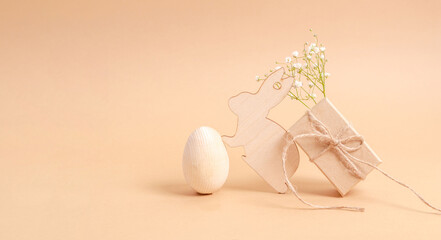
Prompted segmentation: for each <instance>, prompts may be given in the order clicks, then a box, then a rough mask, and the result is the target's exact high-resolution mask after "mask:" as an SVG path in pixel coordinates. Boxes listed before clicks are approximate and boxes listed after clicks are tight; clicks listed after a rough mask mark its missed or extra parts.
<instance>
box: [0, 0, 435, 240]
mask: <svg viewBox="0 0 441 240" xmlns="http://www.w3.org/2000/svg"><path fill="white" fill-rule="evenodd" d="M12 2H13V3H12ZM440 8H441V4H440V3H439V1H435V0H434V1H363V2H358V3H355V2H353V1H329V2H326V3H325V2H318V1H283V2H271V3H270V1H249V2H248V1H247V2H245V1H241V2H237V1H228V2H227V1H223V2H216V3H214V1H213V3H208V2H206V1H200V2H193V1H191V2H190V1H176V2H169V1H155V2H153V1H152V2H144V3H139V2H127V1H124V2H123V1H121V2H108V1H105V2H104V1H103V2H93V3H86V1H84V2H83V3H79V2H77V1H69V2H67V1H66V2H61V1H51V2H43V3H29V2H21V1H8V3H7V2H6V1H2V2H1V3H0V111H1V115H0V163H1V167H0V192H1V195H0V239H2V240H9V239H33V240H35V239H45V240H47V239H183V238H186V239H325V238H326V239H336V238H337V237H339V236H345V237H347V238H348V237H352V238H353V239H373V238H376V237H378V236H381V238H385V239H386V238H387V239H392V238H397V239H415V238H420V239H429V238H432V239H435V238H436V237H438V238H439V237H440V235H441V228H440V226H441V217H440V216H436V215H433V214H428V213H427V212H428V211H429V210H428V208H427V207H426V206H424V205H423V204H421V203H420V202H419V201H418V200H417V199H416V198H415V197H414V196H413V195H411V193H409V192H408V191H406V190H405V189H402V188H400V187H399V186H397V185H396V184H395V183H393V182H391V181H389V180H387V179H386V178H384V177H383V176H382V175H381V174H379V173H375V172H373V173H371V174H370V175H369V176H368V178H367V180H366V181H364V182H362V183H360V184H358V185H357V186H356V188H355V189H354V190H353V191H351V192H350V193H349V194H348V195H347V197H345V198H343V199H342V198H339V197H338V195H339V194H338V193H337V192H336V191H335V190H334V189H333V188H332V185H331V184H330V183H329V182H327V180H326V178H325V177H324V176H323V175H322V174H321V173H320V171H319V170H318V169H317V168H316V167H315V166H314V164H311V163H309V162H308V161H306V156H305V155H304V154H303V153H302V154H301V162H300V166H299V169H298V171H297V173H296V174H295V176H294V177H293V179H292V180H293V182H294V183H295V184H296V185H297V187H298V190H299V192H300V194H302V196H303V197H304V198H305V199H307V200H309V201H311V202H314V203H317V204H326V205H333V204H345V205H355V206H364V207H366V208H367V211H366V212H365V213H353V212H342V211H307V210H302V209H303V208H304V206H303V205H302V204H301V203H300V202H299V201H297V200H296V199H295V197H294V196H293V195H291V194H285V195H280V194H275V193H273V192H272V190H271V188H270V187H269V186H267V185H266V184H265V182H264V181H263V180H261V179H260V178H259V177H258V176H257V175H256V174H255V173H254V171H253V170H252V169H250V168H249V167H248V166H247V165H246V163H245V162H243V160H242V159H241V158H240V156H241V154H242V153H243V151H241V150H240V149H228V150H229V154H230V161H231V164H230V167H231V169H230V176H229V178H228V180H227V183H226V185H225V187H224V188H223V189H222V190H221V191H220V192H218V193H217V194H214V195H212V196H197V195H195V194H194V193H193V192H192V191H191V190H190V189H189V187H187V186H186V185H185V182H184V177H183V174H182V170H181V157H182V152H183V149H184V146H185V142H186V138H187V137H188V135H189V134H190V133H191V132H192V131H193V130H194V129H195V128H197V127H199V126H202V125H208V126H211V127H214V128H215V129H217V130H218V131H219V132H220V133H222V134H232V133H233V132H234V128H235V124H236V118H235V116H234V115H233V114H232V113H231V112H230V110H229V109H228V104H227V101H228V98H229V97H231V96H233V95H235V94H237V93H238V92H240V91H254V90H256V89H257V88H258V84H257V83H256V82H255V81H254V76H255V75H258V74H260V75H263V74H264V73H266V72H267V70H268V69H269V68H270V67H273V66H274V65H273V63H274V61H275V60H283V59H284V57H285V56H286V55H287V54H289V53H291V52H292V51H293V50H296V49H297V50H299V49H300V48H301V46H302V44H303V42H304V41H305V40H310V39H311V38H310V35H309V33H308V32H307V29H308V28H309V27H312V28H314V29H315V31H316V32H317V33H319V34H320V35H319V37H320V38H321V40H322V41H323V42H324V43H325V44H326V47H327V51H328V55H327V56H328V57H329V65H328V70H329V72H330V73H331V74H332V76H331V77H330V78H329V81H328V88H327V93H328V94H329V97H330V99H331V100H332V102H333V103H334V104H335V105H336V106H337V107H338V109H339V110H340V111H341V112H342V113H343V114H344V115H345V117H346V118H347V119H348V120H350V121H351V122H352V123H353V125H354V126H355V128H356V129H357V131H358V132H359V133H360V134H362V135H364V137H365V139H366V140H367V141H368V142H369V144H370V146H371V147H372V148H373V149H374V150H375V152H376V153H377V154H378V155H379V156H380V157H381V159H382V160H383V161H384V162H383V164H381V167H382V168H383V169H385V170H388V171H389V172H390V173H391V174H392V175H393V176H395V177H397V178H399V179H401V180H403V181H405V182H407V183H409V184H410V185H411V186H413V187H415V188H416V189H417V190H419V191H420V193H421V194H422V195H423V196H424V197H426V198H427V199H428V200H430V201H432V202H433V203H434V204H435V205H437V206H441V193H440V187H441V174H440V171H441V159H440V155H439V135H440V134H441V127H440V122H441V108H440V106H441V95H440V94H439V93H440V88H441V81H440V79H441V71H440V68H439V64H440V56H441V45H440V44H439V43H440V42H441V17H440V16H439V9H440ZM303 112H304V109H303V107H302V105H301V104H299V103H296V102H291V101H289V100H286V101H284V102H283V103H282V104H281V105H279V106H278V107H276V108H275V109H274V110H273V111H272V112H271V113H270V118H272V119H274V120H275V121H277V122H279V123H280V124H281V125H282V126H284V127H286V128H287V127H289V126H291V125H292V124H293V123H294V122H295V121H296V120H297V119H298V118H299V117H300V116H301V115H302V114H303ZM340 239H341V238H340Z"/></svg>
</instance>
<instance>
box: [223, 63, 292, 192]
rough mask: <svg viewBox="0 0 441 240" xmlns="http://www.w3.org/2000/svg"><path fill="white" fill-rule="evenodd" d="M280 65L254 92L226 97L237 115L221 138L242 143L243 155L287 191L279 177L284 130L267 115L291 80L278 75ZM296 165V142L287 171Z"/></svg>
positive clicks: (232, 143)
mask: <svg viewBox="0 0 441 240" xmlns="http://www.w3.org/2000/svg"><path fill="white" fill-rule="evenodd" d="M283 71H284V70H283V69H279V70H277V71H275V72H274V73H272V74H271V75H270V76H269V77H268V78H267V79H266V80H265V81H264V82H263V84H262V86H261V87H260V89H259V90H258V91H257V92H256V93H249V92H242V93H240V94H238V95H237V96H234V97H232V98H231V99H230V100H229V106H230V109H231V110H232V111H233V112H234V113H235V114H236V115H237V116H238V123H237V130H236V133H235V135H234V136H231V137H230V136H223V137H222V139H223V140H224V142H225V143H226V144H228V145H229V146H231V147H239V146H243V147H244V148H245V155H244V156H243V159H244V160H245V162H247V163H248V165H249V166H250V167H251V168H253V169H254V171H256V172H257V173H258V174H259V175H260V176H261V177H262V178H263V179H264V180H265V181H266V182H268V184H269V185H271V186H272V187H273V188H274V189H275V190H276V191H277V192H279V193H284V192H286V191H287V187H286V185H285V180H284V177H283V167H282V148H283V146H284V144H285V139H284V135H285V133H286V130H285V129H284V128H283V127H282V126H280V125H279V124H278V123H276V122H274V121H273V120H271V119H268V118H267V116H268V113H269V111H270V109H271V108H273V107H275V106H276V105H277V104H279V103H280V102H281V101H282V100H283V99H284V98H285V97H286V95H287V93H288V92H289V90H290V89H291V86H292V84H293V79H292V78H286V79H282V76H283V73H284V72H283ZM298 165H299V153H298V149H297V146H295V145H293V146H292V147H291V148H290V149H289V152H288V159H287V169H288V175H289V176H292V175H293V174H294V172H295V171H296V169H297V167H298Z"/></svg>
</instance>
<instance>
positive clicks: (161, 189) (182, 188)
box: [145, 182, 211, 197]
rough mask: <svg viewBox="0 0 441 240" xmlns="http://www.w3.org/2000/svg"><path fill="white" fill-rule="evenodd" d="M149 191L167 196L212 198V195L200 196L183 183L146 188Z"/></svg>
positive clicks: (160, 184)
mask: <svg viewBox="0 0 441 240" xmlns="http://www.w3.org/2000/svg"><path fill="white" fill-rule="evenodd" d="M145 187H146V188H148V189H151V190H154V191H156V192H158V193H161V194H166V195H178V196H188V197H193V196H197V197H203V196H210V195H211V194H199V193H197V192H195V191H194V190H193V189H192V188H191V187H190V186H188V185H186V184H183V183H166V182H162V183H156V184H151V185H147V186H145Z"/></svg>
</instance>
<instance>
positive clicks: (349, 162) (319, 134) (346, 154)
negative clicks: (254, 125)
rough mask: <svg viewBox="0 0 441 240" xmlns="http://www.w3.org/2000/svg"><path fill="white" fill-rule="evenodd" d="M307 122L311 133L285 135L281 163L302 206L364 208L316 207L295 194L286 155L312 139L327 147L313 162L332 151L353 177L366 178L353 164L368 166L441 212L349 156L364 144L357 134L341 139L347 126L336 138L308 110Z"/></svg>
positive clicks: (286, 180)
mask: <svg viewBox="0 0 441 240" xmlns="http://www.w3.org/2000/svg"><path fill="white" fill-rule="evenodd" d="M307 115H308V119H309V122H310V123H311V127H312V132H313V133H307V134H301V135H297V136H295V137H293V136H292V134H291V133H289V132H287V133H286V135H285V140H286V144H285V146H284V147H283V152H282V162H283V173H284V176H285V182H286V184H287V186H288V188H289V189H290V190H291V191H292V192H293V193H294V195H295V196H296V197H297V198H298V199H299V200H300V201H301V202H302V203H304V204H306V205H308V206H310V207H312V208H313V209H336V210H347V211H356V212H363V211H364V208H361V207H350V206H322V205H316V204H313V203H310V202H307V201H306V200H304V199H303V198H301V197H300V195H299V194H298V193H297V191H296V189H295V187H294V186H293V185H292V183H291V181H290V180H289V177H288V174H287V170H286V160H287V153H288V149H289V147H290V146H291V145H292V144H295V143H296V141H297V140H298V139H302V138H314V139H316V141H317V142H319V143H322V144H324V145H327V147H326V148H325V149H324V150H323V151H321V152H320V153H319V154H317V155H316V156H314V157H312V158H311V159H310V160H311V161H314V160H316V159H317V158H319V157H320V156H322V155H323V154H324V153H325V152H327V151H330V150H332V151H333V152H334V153H335V154H336V155H337V157H338V159H339V161H340V162H342V163H343V165H344V166H345V168H346V169H347V170H348V171H349V172H350V173H351V174H352V175H354V176H355V177H357V178H359V179H364V178H365V177H366V176H365V175H363V174H362V172H361V171H360V170H359V169H358V167H357V166H356V165H355V164H354V161H355V162H358V163H361V164H365V165H368V166H370V167H372V168H374V169H376V170H378V171H379V172H380V173H382V174H383V175H384V176H386V177H388V178H389V179H391V180H392V181H394V182H396V183H398V184H399V185H401V186H403V187H405V188H407V189H409V190H410V191H411V192H412V193H413V194H415V195H416V196H417V197H418V198H419V199H420V200H421V201H422V202H423V203H424V204H426V205H427V206H428V207H430V208H432V209H434V210H436V211H438V212H441V209H439V208H437V207H435V206H433V205H432V204H430V203H429V202H427V201H426V200H425V199H424V198H423V197H422V196H421V195H420V194H418V193H417V192H416V191H415V190H414V189H413V188H411V187H410V186H409V185H407V184H405V183H403V182H401V181H398V180H397V179H395V178H394V177H392V176H391V175H389V174H388V173H386V172H385V171H383V170H382V169H380V168H379V167H377V166H375V165H374V164H371V163H369V162H366V161H363V160H361V159H359V158H357V157H355V156H353V155H352V154H351V152H355V151H357V150H359V149H360V148H361V146H362V145H363V143H364V139H363V137H362V136H360V135H358V134H353V135H352V136H349V137H346V138H342V134H343V133H344V132H345V131H346V130H347V129H348V128H349V125H348V126H347V127H346V128H345V129H343V130H342V131H340V132H339V133H338V134H337V136H335V137H334V136H333V135H332V134H331V132H330V131H329V129H328V128H327V127H326V125H325V124H323V123H322V122H321V121H320V120H318V119H317V118H316V117H315V116H314V115H313V114H312V112H311V111H310V110H309V111H308V112H307ZM353 142H358V143H359V144H358V145H357V146H355V147H350V146H349V145H348V144H349V143H353Z"/></svg>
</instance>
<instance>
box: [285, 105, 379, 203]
mask: <svg viewBox="0 0 441 240" xmlns="http://www.w3.org/2000/svg"><path fill="white" fill-rule="evenodd" d="M314 120H317V121H314ZM313 123H315V124H313ZM328 131H329V132H328ZM288 132H289V133H290V134H291V135H292V137H293V138H294V140H295V141H296V143H297V144H298V145H299V146H300V147H301V148H302V149H303V151H305V153H306V154H307V155H308V157H309V158H310V160H311V161H312V162H314V163H315V164H316V165H317V167H318V168H319V169H320V170H321V171H322V172H323V174H324V175H325V176H326V177H327V178H328V180H329V181H330V182H331V183H332V184H333V185H334V186H335V188H336V189H337V190H338V192H339V193H340V194H341V195H342V196H344V195H345V194H346V193H348V192H349V191H350V189H351V188H352V187H354V186H355V185H356V184H357V183H358V182H360V181H361V180H363V179H365V177H366V176H367V175H368V174H369V172H371V171H372V170H373V168H372V167H371V166H369V165H368V164H365V163H361V162H359V161H356V160H355V159H358V160H361V161H363V162H367V163H369V164H372V165H374V166H377V165H378V164H380V163H381V160H380V159H379V157H378V156H377V155H376V154H375V153H374V151H373V150H372V149H371V148H370V147H369V145H368V144H367V143H366V142H365V141H364V140H361V141H358V140H360V139H362V137H361V136H360V135H359V134H358V133H357V132H356V131H355V129H354V128H353V127H352V126H351V125H350V124H349V122H348V121H347V120H346V119H345V118H344V117H343V115H342V114H341V113H340V112H339V111H338V110H337V109H336V108H335V107H334V105H333V104H332V103H331V102H330V101H329V100H328V99H327V98H324V99H323V100H321V101H320V102H319V103H317V104H316V105H315V106H314V107H313V108H312V109H311V110H310V111H308V112H307V113H306V114H305V115H304V116H303V117H302V118H300V119H299V120H298V121H297V122H296V123H295V124H294V125H293V126H292V127H291V128H290V129H289V131H288ZM357 139H358V140H357ZM337 148H338V149H337ZM354 169H355V170H356V171H355V173H354Z"/></svg>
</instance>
